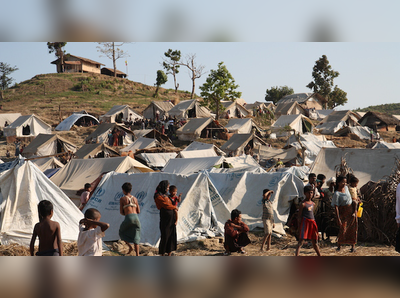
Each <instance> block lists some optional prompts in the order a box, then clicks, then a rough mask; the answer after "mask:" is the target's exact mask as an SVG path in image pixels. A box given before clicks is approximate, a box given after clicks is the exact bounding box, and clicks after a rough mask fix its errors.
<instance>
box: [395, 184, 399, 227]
mask: <svg viewBox="0 0 400 298" xmlns="http://www.w3.org/2000/svg"><path fill="white" fill-rule="evenodd" d="M396 222H397V223H400V183H399V185H397V188H396Z"/></svg>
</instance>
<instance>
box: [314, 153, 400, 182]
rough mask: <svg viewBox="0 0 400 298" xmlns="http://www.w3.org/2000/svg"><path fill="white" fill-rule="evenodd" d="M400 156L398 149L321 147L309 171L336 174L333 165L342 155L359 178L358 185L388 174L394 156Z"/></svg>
mask: <svg viewBox="0 0 400 298" xmlns="http://www.w3.org/2000/svg"><path fill="white" fill-rule="evenodd" d="M396 155H397V156H400V149H344V148H323V149H321V151H320V152H319V154H318V156H317V158H316V159H315V162H314V163H313V165H312V166H311V171H310V172H311V173H315V174H320V173H322V174H324V175H325V176H326V177H327V178H330V177H333V176H335V175H336V173H335V167H336V166H337V165H339V164H340V162H341V158H342V156H344V157H345V159H346V162H347V165H348V166H349V167H350V168H351V169H352V170H353V172H354V175H355V176H356V177H357V178H358V179H359V180H360V182H359V183H358V186H359V187H361V186H363V185H364V184H365V183H367V182H369V181H370V180H372V181H378V180H380V179H382V178H384V176H386V175H387V176H389V175H390V174H391V172H392V169H393V167H394V165H395V161H396V160H395V156H396Z"/></svg>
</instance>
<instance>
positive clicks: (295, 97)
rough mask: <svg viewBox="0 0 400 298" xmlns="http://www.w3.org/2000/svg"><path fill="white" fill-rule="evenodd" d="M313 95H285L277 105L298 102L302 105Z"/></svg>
mask: <svg viewBox="0 0 400 298" xmlns="http://www.w3.org/2000/svg"><path fill="white" fill-rule="evenodd" d="M313 94H314V93H294V94H290V95H286V96H284V97H282V98H281V99H280V100H279V101H278V102H277V104H280V103H286V102H294V101H296V102H298V103H302V102H305V101H306V100H307V99H309V98H310V97H312V95H313Z"/></svg>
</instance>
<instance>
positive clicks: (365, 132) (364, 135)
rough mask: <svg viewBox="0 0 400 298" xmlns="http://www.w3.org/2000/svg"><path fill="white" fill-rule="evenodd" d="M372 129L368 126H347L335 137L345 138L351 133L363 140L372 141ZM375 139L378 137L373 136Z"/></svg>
mask: <svg viewBox="0 0 400 298" xmlns="http://www.w3.org/2000/svg"><path fill="white" fill-rule="evenodd" d="M370 131H371V130H370V129H369V128H368V127H366V126H352V127H351V126H346V127H343V128H342V129H339V130H338V131H337V132H336V133H335V136H344V135H348V134H350V133H352V134H355V135H356V136H358V137H359V138H360V139H361V140H370V139H371V133H370ZM373 135H374V137H376V134H375V133H374V134H373Z"/></svg>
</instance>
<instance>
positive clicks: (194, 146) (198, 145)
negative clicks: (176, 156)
mask: <svg viewBox="0 0 400 298" xmlns="http://www.w3.org/2000/svg"><path fill="white" fill-rule="evenodd" d="M211 149H213V150H214V152H216V153H217V155H225V152H223V151H222V150H221V149H219V148H218V147H217V146H215V145H214V144H207V143H201V142H196V141H193V142H191V143H190V144H189V145H188V146H187V147H186V148H185V149H183V150H182V151H192V150H193V151H194V150H195V151H198V150H211ZM182 151H181V152H182Z"/></svg>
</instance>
